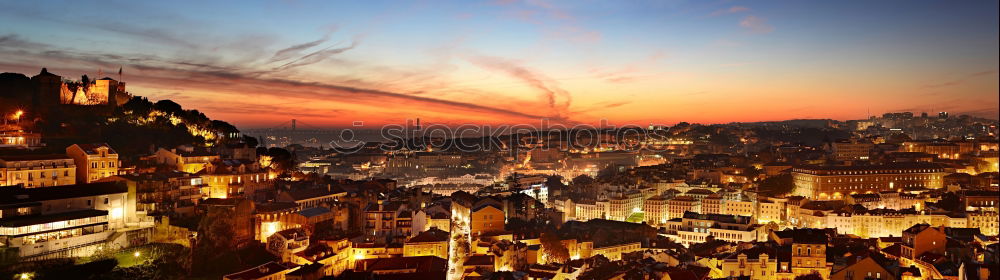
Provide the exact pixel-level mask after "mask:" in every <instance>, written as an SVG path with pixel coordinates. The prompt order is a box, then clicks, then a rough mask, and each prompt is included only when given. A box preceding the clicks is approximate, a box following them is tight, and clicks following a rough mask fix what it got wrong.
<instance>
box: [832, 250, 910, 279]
mask: <svg viewBox="0 0 1000 280" xmlns="http://www.w3.org/2000/svg"><path fill="white" fill-rule="evenodd" d="M888 264H889V263H888V261H886V259H885V257H882V256H881V255H879V254H876V253H870V254H869V255H867V256H857V257H855V258H850V259H849V260H848V264H847V265H846V266H845V267H843V268H840V269H839V270H837V271H835V272H832V274H830V279H831V280H853V279H857V278H862V277H863V278H864V279H879V280H896V279H898V278H897V277H896V273H894V272H891V271H890V270H889V268H887V265H888Z"/></svg>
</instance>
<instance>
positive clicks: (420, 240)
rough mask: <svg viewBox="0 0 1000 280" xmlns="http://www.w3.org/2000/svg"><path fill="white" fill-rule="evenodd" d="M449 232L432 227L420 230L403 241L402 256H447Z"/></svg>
mask: <svg viewBox="0 0 1000 280" xmlns="http://www.w3.org/2000/svg"><path fill="white" fill-rule="evenodd" d="M449 236H450V235H449V233H448V232H447V231H443V230H440V229H436V228H432V229H429V230H427V231H424V232H421V233H419V234H417V236H414V237H412V238H410V239H409V240H406V242H405V243H403V256H406V257H413V256H436V257H439V258H442V259H447V258H448V238H449Z"/></svg>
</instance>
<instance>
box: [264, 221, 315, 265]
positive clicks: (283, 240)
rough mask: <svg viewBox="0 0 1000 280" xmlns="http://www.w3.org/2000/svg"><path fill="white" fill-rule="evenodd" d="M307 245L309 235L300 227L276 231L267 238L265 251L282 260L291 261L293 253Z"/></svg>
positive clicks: (293, 256)
mask: <svg viewBox="0 0 1000 280" xmlns="http://www.w3.org/2000/svg"><path fill="white" fill-rule="evenodd" d="M308 247H309V235H308V234H306V231H305V230H303V229H301V228H290V229H286V230H282V231H279V232H276V233H274V234H272V235H271V236H269V237H268V238H267V247H266V249H267V251H268V252H269V253H271V254H273V255H275V256H277V257H279V258H281V261H282V262H293V259H294V258H295V254H296V253H299V252H302V251H305V250H306V248H308Z"/></svg>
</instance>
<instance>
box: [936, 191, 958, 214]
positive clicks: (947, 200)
mask: <svg viewBox="0 0 1000 280" xmlns="http://www.w3.org/2000/svg"><path fill="white" fill-rule="evenodd" d="M937 205H938V207H940V208H941V209H944V210H948V211H961V210H962V199H961V198H959V197H958V195H956V194H955V193H953V192H947V193H945V194H943V195H941V200H939V201H938V202H937Z"/></svg>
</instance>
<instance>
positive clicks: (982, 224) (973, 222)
mask: <svg viewBox="0 0 1000 280" xmlns="http://www.w3.org/2000/svg"><path fill="white" fill-rule="evenodd" d="M966 215H967V218H968V223H967V225H966V227H970V228H978V229H980V230H982V233H983V234H984V235H988V236H996V235H997V234H1000V225H998V224H1000V217H998V216H997V212H996V211H976V212H968V213H966Z"/></svg>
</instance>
